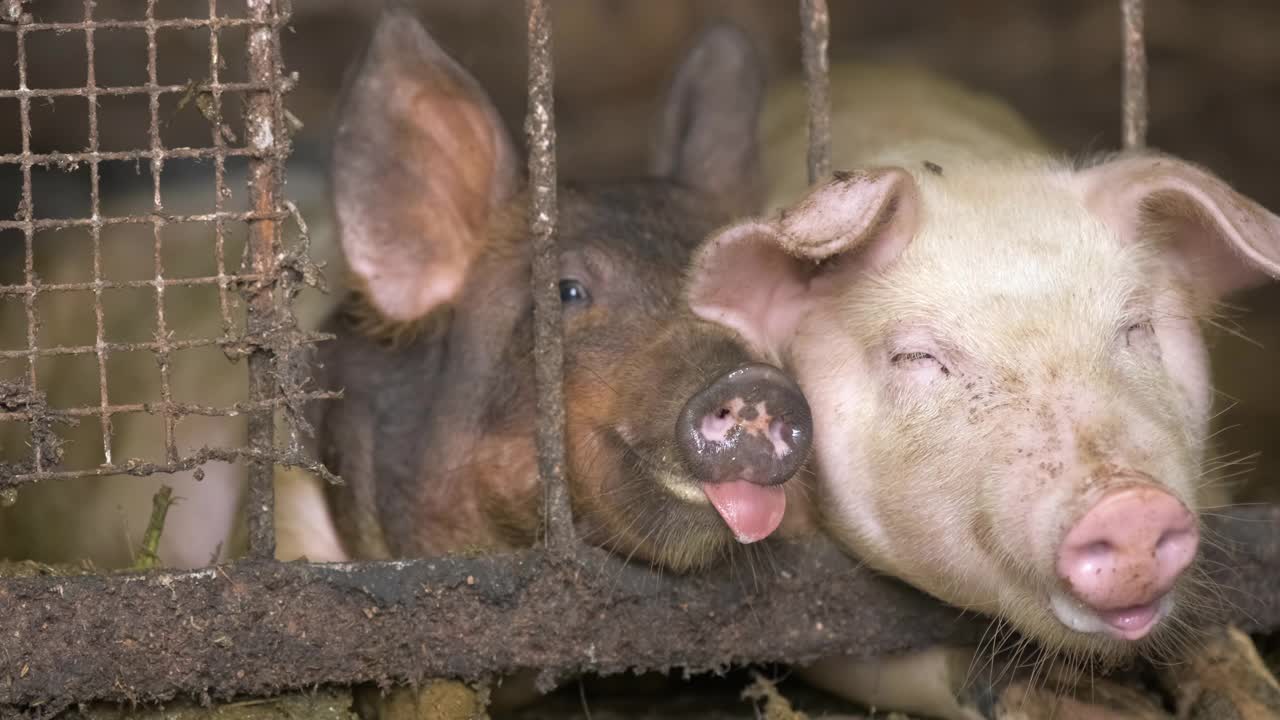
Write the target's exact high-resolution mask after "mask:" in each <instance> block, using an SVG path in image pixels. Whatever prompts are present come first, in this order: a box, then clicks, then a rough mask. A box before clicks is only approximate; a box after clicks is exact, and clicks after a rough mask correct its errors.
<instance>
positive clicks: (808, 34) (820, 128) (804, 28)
mask: <svg viewBox="0 0 1280 720" xmlns="http://www.w3.org/2000/svg"><path fill="white" fill-rule="evenodd" d="M830 34H831V15H830V14H829V13H828V11H827V0H800V41H801V50H802V52H803V54H804V81H805V87H806V88H807V89H808V97H809V153H808V158H807V161H808V168H809V184H811V185H812V184H814V183H817V182H818V181H820V180H821V179H823V178H825V177H827V176H828V175H830V174H831V77H830V75H831V72H830V70H831V67H830V64H829V61H828V59H827V45H828V40H829V37H830Z"/></svg>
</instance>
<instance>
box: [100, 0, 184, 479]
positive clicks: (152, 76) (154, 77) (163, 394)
mask: <svg viewBox="0 0 1280 720" xmlns="http://www.w3.org/2000/svg"><path fill="white" fill-rule="evenodd" d="M156 1H157V0H147V21H148V22H147V25H146V31H147V86H148V87H149V88H154V87H156V86H157V85H159V84H160V81H159V67H158V65H157V60H156V25H155V19H156ZM147 95H148V101H149V102H148V108H149V110H150V117H151V125H150V128H149V131H148V135H149V137H150V139H151V184H152V198H151V204H152V207H151V209H152V213H151V214H152V218H151V232H152V235H153V238H154V243H153V247H154V261H153V264H154V267H155V277H156V278H157V280H156V283H155V291H156V333H155V342H156V345H157V347H156V348H155V351H154V352H155V355H156V363H157V364H158V365H159V366H160V402H161V407H162V408H163V410H162V412H161V417H162V418H163V419H164V453H165V462H169V463H172V462H176V461H177V459H178V445H177V440H176V437H175V428H176V426H177V420H176V418H174V414H173V412H172V411H170V409H169V408H170V406H171V405H173V389H172V387H171V383H170V374H171V373H170V369H169V352H170V348H169V331H168V324H167V323H166V322H165V316H164V291H165V285H164V283H162V282H160V281H159V278H163V277H164V259H163V255H164V228H165V225H167V224H168V223H167V222H166V221H165V219H164V217H163V216H162V215H161V213H162V211H163V210H164V202H163V200H162V196H161V188H160V176H161V174H163V173H164V160H165V155H164V144H163V142H162V141H161V139H160V94H159V93H157V92H155V91H149V92H148V93H147ZM108 462H110V457H108Z"/></svg>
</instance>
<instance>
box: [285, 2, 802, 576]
mask: <svg viewBox="0 0 1280 720" xmlns="http://www.w3.org/2000/svg"><path fill="white" fill-rule="evenodd" d="M762 87H763V78H762V72H761V70H760V66H759V64H758V61H757V58H756V57H755V55H754V54H753V51H752V49H751V47H750V45H749V43H748V42H747V40H746V39H745V37H744V36H742V35H741V34H740V33H738V32H737V31H735V30H732V29H729V28H727V27H717V28H714V29H712V30H709V31H708V32H706V33H705V34H704V35H703V36H702V38H701V40H700V41H699V43H698V44H697V46H696V47H695V48H694V49H693V50H692V51H691V53H690V54H689V56H688V57H687V58H686V60H685V61H684V63H683V65H682V67H681V68H680V70H679V71H678V72H677V74H676V77H675V79H674V84H673V87H672V88H671V92H670V97H669V100H668V104H667V107H666V110H665V113H664V118H663V120H664V122H663V126H664V127H663V129H662V132H661V133H660V138H659V143H658V146H657V152H656V160H655V163H654V164H655V168H656V172H655V176H654V177H651V178H645V179H638V180H635V181H627V182H613V183H608V184H599V183H598V184H592V185H589V186H575V185H565V186H562V187H561V188H560V190H559V191H558V192H559V207H560V233H559V246H560V266H561V276H560V277H561V279H560V295H561V299H562V300H563V303H564V332H565V370H564V372H565V395H566V411H567V437H568V439H567V446H568V447H567V452H568V475H569V478H570V488H571V497H572V502H573V506H574V511H575V517H576V518H577V522H578V529H579V532H580V534H581V536H582V537H583V538H584V539H586V540H587V541H588V542H592V543H595V544H598V545H601V546H604V547H606V548H608V549H610V550H614V551H616V552H618V553H620V554H623V555H626V556H628V557H631V556H634V557H635V558H637V559H639V560H642V561H646V562H650V563H653V564H657V565H661V566H663V567H665V568H668V569H672V570H676V571H683V570H688V569H694V568H697V567H700V566H703V565H706V564H707V563H709V562H711V561H713V560H715V559H717V558H719V557H720V556H722V555H724V554H725V553H726V552H728V551H730V550H731V549H732V548H734V547H735V546H737V544H739V543H742V544H746V543H752V542H755V541H757V540H760V539H762V538H764V537H766V536H768V535H770V534H771V533H772V532H773V531H774V530H775V529H776V528H777V527H778V525H779V523H780V521H781V520H782V517H783V513H784V509H785V508H786V504H787V503H786V491H785V490H784V487H783V483H785V481H787V480H788V479H789V478H791V477H792V476H793V475H795V473H796V472H797V471H798V470H799V469H800V468H801V467H802V465H803V463H804V461H805V459H806V456H807V454H808V450H809V445H810V438H811V434H812V427H811V420H810V416H809V408H808V404H807V402H806V400H805V398H804V396H803V395H802V394H801V393H800V391H799V389H798V388H797V386H796V385H795V384H794V383H793V382H792V381H791V380H790V379H789V378H788V377H787V376H786V375H784V374H783V373H782V372H780V371H779V370H777V369H776V368H774V367H772V366H769V365H766V364H763V363H760V362H756V361H755V358H753V357H752V355H751V354H750V353H748V352H747V350H746V349H745V345H744V343H743V342H742V340H741V339H740V337H739V336H737V335H736V334H734V333H733V332H731V331H729V330H726V329H725V328H723V327H721V326H719V325H717V324H714V323H710V322H707V321H703V320H699V319H697V318H695V317H694V316H693V314H692V313H691V312H690V311H689V310H688V309H687V307H686V306H685V304H684V303H683V301H682V300H681V299H680V298H681V291H680V286H681V282H682V278H683V276H684V270H685V268H686V266H687V264H688V261H689V257H690V252H691V251H692V250H693V248H694V247H695V246H696V245H697V243H698V242H699V240H700V238H702V237H703V236H705V235H706V234H707V233H709V232H711V231H712V230H714V229H715V228H717V227H718V226H720V225H722V224H724V223H726V222H727V221H729V220H730V219H731V218H732V217H733V216H734V215H735V214H737V213H741V212H747V211H750V210H752V209H753V208H754V207H755V206H756V204H757V202H758V200H757V198H758V194H759V193H758V192H757V191H756V189H755V188H754V187H752V186H749V185H746V184H744V180H743V179H744V178H751V177H755V176H756V173H755V166H756V163H757V149H756V145H755V133H756V123H757V113H758V110H759V105H760V101H761V93H762ZM520 167H521V163H520V161H519V159H518V152H517V150H516V148H515V147H514V146H513V144H512V142H511V140H510V138H509V137H508V134H507V131H506V130H505V128H504V127H503V125H502V123H501V121H500V120H499V118H498V115H497V114H496V113H495V111H494V109H493V107H492V105H491V104H490V101H489V100H488V98H487V97H486V96H485V94H484V92H483V91H482V90H481V89H480V87H479V86H478V85H477V84H476V82H475V81H474V80H473V79H472V78H471V77H470V76H469V75H467V74H466V72H465V71H464V70H462V68H461V67H459V66H458V65H457V64H456V63H454V62H453V61H452V60H451V59H450V58H449V57H448V56H447V55H446V54H445V53H444V52H443V51H442V50H441V49H440V48H439V47H438V46H437V45H436V44H435V42H434V41H433V40H432V39H431V38H430V37H429V36H428V34H427V33H426V32H425V31H424V30H423V29H422V28H421V27H420V26H419V25H418V24H417V22H416V21H415V20H414V19H413V18H412V17H411V16H409V15H408V14H405V13H394V14H391V15H388V16H387V17H386V18H385V19H384V20H383V21H382V22H381V23H380V24H379V26H378V28H377V30H376V31H375V35H374V38H373V41H372V43H371V46H370V48H369V50H368V51H367V53H366V55H365V56H364V58H363V60H362V61H361V63H360V65H359V66H358V68H357V71H356V74H355V75H354V76H353V78H352V80H351V82H350V85H349V87H348V89H347V91H346V93H345V100H344V104H343V108H342V110H341V117H340V126H339V130H338V132H337V137H336V143H335V148H334V170H333V184H334V196H335V207H336V211H337V218H338V224H339V228H340V233H341V244H342V248H343V251H344V254H345V257H346V261H347V263H348V265H349V266H350V270H351V274H352V277H353V286H354V287H355V290H353V291H352V292H351V293H350V295H349V297H348V298H347V300H346V301H345V302H344V303H343V304H342V305H341V306H340V308H339V310H338V311H337V312H336V313H335V315H334V316H333V317H332V319H331V320H330V322H329V324H328V326H327V327H326V328H325V329H326V330H328V331H330V332H333V333H335V334H336V335H337V339H336V340H335V341H333V342H331V343H326V344H325V345H324V346H323V347H322V349H321V350H320V351H319V352H318V358H317V360H318V363H317V368H318V371H317V372H318V382H319V383H320V384H321V385H323V386H326V387H330V388H342V389H344V390H345V397H344V399H343V400H341V401H336V402H325V403H323V404H320V405H318V406H317V408H316V410H317V411H316V413H315V425H316V429H317V440H318V446H319V452H320V455H321V457H322V459H323V461H324V462H325V463H326V464H327V466H328V467H330V468H331V469H332V470H334V471H335V472H337V473H339V474H340V475H342V476H343V478H344V479H345V481H346V483H345V485H342V486H336V487H333V488H332V489H331V490H330V491H329V494H328V495H329V496H328V507H329V512H328V513H323V512H319V511H317V513H316V514H315V515H314V516H308V519H307V520H306V521H304V522H302V523H301V524H297V523H296V521H295V524H294V525H290V524H289V522H290V521H289V520H287V519H286V520H284V522H282V527H293V528H294V529H295V531H296V532H299V537H298V538H295V539H293V540H289V539H284V540H283V541H282V543H281V547H280V553H279V554H280V555H281V556H282V557H286V556H294V557H296V556H298V555H306V556H307V557H310V558H312V559H317V558H318V557H323V558H327V559H340V558H341V557H360V558H385V557H404V556H422V555H430V554H437V553H443V552H447V551H450V550H458V549H462V548H467V549H502V548H515V547H520V546H527V545H531V544H533V543H534V542H535V540H536V537H537V534H538V531H539V523H540V500H541V497H542V493H541V491H540V489H539V487H538V484H537V473H536V468H535V464H536V463H535V447H534V427H535V412H534V405H535V399H534V381H533V376H534V361H533V316H532V299H531V293H530V280H529V278H530V262H531V257H530V243H529V241H528V232H527V226H528V219H527V217H526V208H527V206H528V196H527V194H526V193H525V192H524V191H523V189H522V181H521V177H520V172H519V170H520ZM294 479H296V476H294ZM309 487H310V488H312V489H310V490H309V489H308V488H309ZM787 487H788V488H794V487H795V484H794V483H793V484H791V485H788V486H787ZM313 489H314V486H308V485H307V484H306V482H305V481H304V482H303V483H302V484H296V483H295V484H294V485H293V486H292V487H291V488H284V489H283V490H282V492H283V496H282V499H281V510H280V513H281V515H282V516H287V514H288V513H290V512H295V513H297V512H302V513H306V512H308V511H307V510H304V509H300V508H303V507H304V506H306V505H307V503H308V502H311V500H314V499H315V497H316V496H315V495H311V496H310V499H308V493H309V492H313ZM311 507H312V510H318V507H319V506H318V505H314V504H313V505H312V506H311ZM326 514H329V515H331V517H332V519H333V522H334V528H327V527H325V526H324V524H325V523H326V522H327V520H326V519H325V516H326ZM333 529H336V533H333V532H330V530H333ZM326 538H329V539H330V540H332V542H328V544H327V545H326V543H327V541H326ZM735 541H736V542H735ZM295 543H296V544H295Z"/></svg>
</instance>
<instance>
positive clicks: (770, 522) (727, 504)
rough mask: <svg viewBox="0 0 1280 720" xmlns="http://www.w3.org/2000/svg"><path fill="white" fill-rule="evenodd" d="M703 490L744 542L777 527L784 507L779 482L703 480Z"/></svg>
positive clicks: (782, 493) (783, 494)
mask: <svg viewBox="0 0 1280 720" xmlns="http://www.w3.org/2000/svg"><path fill="white" fill-rule="evenodd" d="M702 492H704V493H706V494H707V499H708V500H710V501H711V504H712V505H714V506H715V508H716V512H718V513H720V517H722V518H724V522H725V524H726V525H728V526H729V529H730V530H732V531H733V536H734V537H735V538H737V539H738V542H740V543H742V544H743V545H747V544H749V543H753V542H756V541H757V540H763V539H765V538H766V537H769V534H770V533H772V532H773V531H774V530H777V529H778V524H779V523H781V522H782V513H783V511H785V510H786V509H787V494H786V491H784V490H783V489H782V486H781V485H770V486H764V485H757V484H755V483H752V482H747V481H746V480H731V481H729V482H718V483H702Z"/></svg>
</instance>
